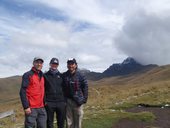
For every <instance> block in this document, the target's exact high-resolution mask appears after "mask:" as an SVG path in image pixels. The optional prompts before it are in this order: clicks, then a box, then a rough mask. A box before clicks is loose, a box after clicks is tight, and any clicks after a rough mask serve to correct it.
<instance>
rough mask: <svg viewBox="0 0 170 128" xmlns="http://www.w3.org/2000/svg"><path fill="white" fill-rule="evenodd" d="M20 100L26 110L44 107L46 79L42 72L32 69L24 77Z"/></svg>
mask: <svg viewBox="0 0 170 128" xmlns="http://www.w3.org/2000/svg"><path fill="white" fill-rule="evenodd" d="M20 98H21V102H22V105H23V107H24V109H26V108H29V107H30V108H41V107H44V77H43V73H42V72H41V71H37V70H36V69H35V68H32V69H31V70H30V71H28V72H26V73H25V74H24V75H23V77H22V85H21V89H20Z"/></svg>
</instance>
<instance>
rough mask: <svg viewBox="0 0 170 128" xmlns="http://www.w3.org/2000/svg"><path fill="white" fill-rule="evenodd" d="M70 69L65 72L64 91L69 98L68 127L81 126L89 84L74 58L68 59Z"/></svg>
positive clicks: (67, 109) (78, 127) (67, 110)
mask: <svg viewBox="0 0 170 128" xmlns="http://www.w3.org/2000/svg"><path fill="white" fill-rule="evenodd" d="M67 68H68V71H67V72H65V73H64V74H63V80H64V86H63V87H64V93H65V96H66V98H67V106H66V120H67V128H81V122H82V118H83V104H85V103H86V102H87V98H88V84H87V80H86V79H85V77H84V76H83V75H82V74H81V73H80V72H79V71H78V70H77V62H76V60H75V59H74V58H71V59H68V61H67Z"/></svg>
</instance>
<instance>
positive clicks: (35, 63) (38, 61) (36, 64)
mask: <svg viewBox="0 0 170 128" xmlns="http://www.w3.org/2000/svg"><path fill="white" fill-rule="evenodd" d="M33 65H34V67H35V68H36V69H37V70H39V71H40V70H41V69H42V66H43V62H42V61H41V60H37V61H34V62H33Z"/></svg>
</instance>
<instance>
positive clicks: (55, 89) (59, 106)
mask: <svg viewBox="0 0 170 128" xmlns="http://www.w3.org/2000/svg"><path fill="white" fill-rule="evenodd" d="M58 65H59V61H58V59H57V58H52V59H51V61H50V69H49V71H48V72H46V73H45V74H44V78H45V102H46V110H47V128H53V127H54V126H53V122H54V113H55V112H56V116H57V117H56V118H57V126H58V128H64V122H65V107H66V103H65V98H64V94H63V88H62V82H63V80H62V78H61V74H60V72H59V71H58V69H57V68H58Z"/></svg>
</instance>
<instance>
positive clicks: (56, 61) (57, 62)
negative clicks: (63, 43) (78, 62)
mask: <svg viewBox="0 0 170 128" xmlns="http://www.w3.org/2000/svg"><path fill="white" fill-rule="evenodd" d="M50 64H59V60H58V59H57V58H52V59H51V61H50Z"/></svg>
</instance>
